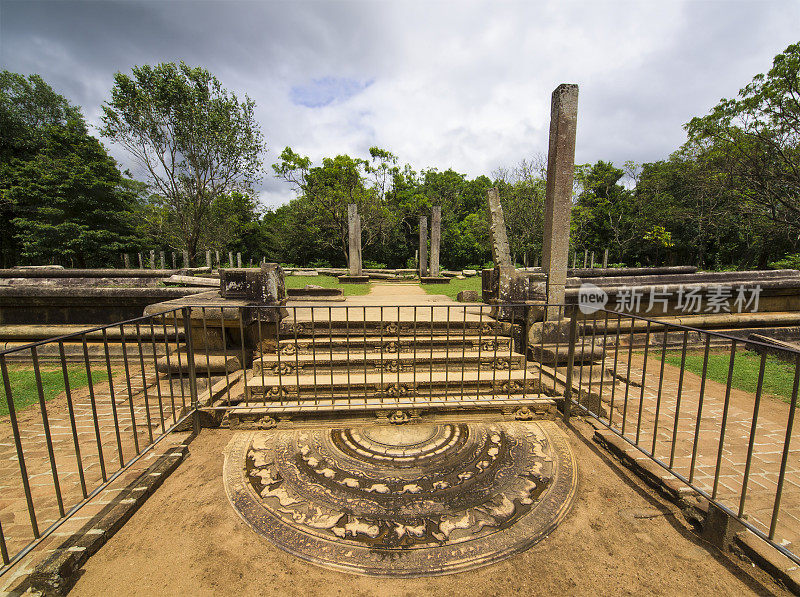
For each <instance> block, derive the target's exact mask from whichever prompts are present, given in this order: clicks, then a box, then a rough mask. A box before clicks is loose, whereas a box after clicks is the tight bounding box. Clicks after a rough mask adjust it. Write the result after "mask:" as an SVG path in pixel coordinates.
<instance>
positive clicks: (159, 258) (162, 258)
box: [158, 251, 167, 269]
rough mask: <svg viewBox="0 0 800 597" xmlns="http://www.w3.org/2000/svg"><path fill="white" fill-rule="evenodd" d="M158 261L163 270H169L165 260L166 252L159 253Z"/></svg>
mask: <svg viewBox="0 0 800 597" xmlns="http://www.w3.org/2000/svg"><path fill="white" fill-rule="evenodd" d="M158 261H159V264H160V266H161V269H167V260H166V259H164V251H159V252H158Z"/></svg>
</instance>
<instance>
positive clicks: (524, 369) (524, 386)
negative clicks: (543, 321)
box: [509, 305, 558, 401]
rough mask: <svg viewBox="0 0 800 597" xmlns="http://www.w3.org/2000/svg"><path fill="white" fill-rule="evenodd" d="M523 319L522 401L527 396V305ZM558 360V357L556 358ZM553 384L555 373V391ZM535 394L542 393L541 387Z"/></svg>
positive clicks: (512, 342)
mask: <svg viewBox="0 0 800 597" xmlns="http://www.w3.org/2000/svg"><path fill="white" fill-rule="evenodd" d="M522 310H523V319H522V330H523V331H522V336H523V337H522V340H523V342H522V343H521V346H520V348H521V349H522V400H523V401H524V400H525V399H526V398H527V397H528V330H527V329H526V328H527V325H528V318H529V317H530V307H529V306H528V305H524V306H523V308H522ZM546 312H547V306H545V313H546ZM509 345H510V349H513V348H514V339H513V338H511V339H510V340H509ZM556 362H558V359H556ZM541 368H542V362H541V355H539V369H540V370H541ZM555 386H556V378H555V373H553V390H554V392H553V393H555ZM537 394H539V395H541V394H542V387H541V386H539V388H538V392H537Z"/></svg>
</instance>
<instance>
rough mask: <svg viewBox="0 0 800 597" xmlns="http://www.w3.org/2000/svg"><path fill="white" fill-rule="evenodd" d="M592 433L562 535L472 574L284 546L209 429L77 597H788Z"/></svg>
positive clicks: (103, 554)
mask: <svg viewBox="0 0 800 597" xmlns="http://www.w3.org/2000/svg"><path fill="white" fill-rule="evenodd" d="M577 424H578V427H579V429H581V431H582V434H574V433H571V432H569V436H570V438H571V441H572V445H573V449H574V450H575V453H576V457H577V460H578V467H579V475H580V476H579V486H578V495H577V499H576V501H575V504H574V506H573V509H572V511H571V513H570V514H569V515H568V516H567V518H566V520H565V521H564V522H563V523H562V524H561V525H560V526H559V527H558V528H557V529H556V530H555V531H554V532H553V534H552V535H551V536H550V537H549V538H547V539H545V540H544V541H542V542H541V543H539V544H538V545H536V546H534V547H533V548H531V549H530V550H528V551H527V552H525V553H523V554H519V555H516V556H513V557H511V558H509V559H507V560H505V561H503V562H500V563H498V564H493V565H490V566H487V567H484V568H478V569H476V570H472V571H469V572H463V573H459V574H453V575H448V576H440V577H435V578H423V579H404V580H402V579H401V580H398V579H376V578H368V577H360V576H355V575H350V574H345V573H340V572H333V571H329V570H326V569H323V568H320V567H317V566H313V565H310V564H306V563H304V562H303V561H301V560H299V559H297V558H295V557H293V556H291V555H289V554H287V553H284V552H283V551H280V550H279V549H277V548H275V547H273V546H272V545H270V544H267V543H265V542H264V541H262V540H261V539H260V538H259V537H258V536H256V535H255V534H254V533H253V532H252V531H251V530H250V529H249V527H247V526H246V525H245V524H244V523H243V522H242V521H241V519H240V518H239V516H238V515H237V514H236V513H235V512H234V510H233V508H232V507H231V506H230V504H229V503H228V500H227V497H226V495H225V490H224V488H223V486H222V463H223V453H222V452H223V449H224V447H225V445H226V444H227V443H228V440H229V439H230V437H231V433H233V432H230V431H225V430H217V431H214V430H203V432H202V434H201V435H200V437H199V438H197V439H196V440H195V441H194V442H193V443H192V444H191V447H190V450H191V455H190V456H189V458H188V459H187V460H186V461H185V462H184V463H183V464H182V465H181V466H180V467H179V468H178V470H177V471H176V472H175V473H173V475H172V476H171V477H170V478H169V479H167V481H166V482H165V483H164V485H163V486H162V487H161V488H160V489H159V490H158V491H157V492H156V493H155V494H154V495H153V496H152V497H151V498H150V499H149V500H148V501H147V502H146V503H145V505H144V506H143V507H142V508H141V509H140V510H139V512H137V514H136V515H134V517H133V518H132V519H131V520H130V521H129V522H128V523H127V524H126V525H125V526H124V528H123V529H122V530H121V531H120V532H119V533H117V535H116V536H114V537H113V538H112V539H111V540H110V541H109V542H108V543H107V544H106V545H105V546H104V547H103V548H102V549H101V550H100V551H99V552H98V553H97V554H96V555H95V556H93V557H92V558H91V559H90V560H89V561H88V562H87V564H86V566H85V567H84V569H83V570H82V571H81V578H80V579H79V580H78V582H77V584H76V585H75V587H74V588H73V591H72V593H71V594H72V595H103V596H105V595H109V594H113V595H183V594H192V595H218V594H223V595H238V594H242V595H251V594H252V595H255V594H258V595H348V596H350V595H358V596H362V595H363V596H366V595H380V596H395V595H397V596H410V595H431V596H440V595H442V596H443V595H457V594H464V595H467V594H468V595H641V594H651V595H698V594H709V595H745V594H758V595H773V594H774V595H788V593H787V592H786V591H784V590H782V589H781V588H780V587H778V586H777V585H775V584H774V583H773V582H772V581H771V580H770V579H769V578H768V577H767V576H766V575H764V574H763V573H761V572H760V571H759V570H758V569H754V568H751V567H750V566H749V565H746V564H743V563H742V562H740V561H739V560H737V559H736V558H735V557H733V558H731V559H729V558H728V557H726V556H724V555H722V554H721V553H720V552H718V551H717V550H716V549H715V548H713V547H711V546H708V545H706V544H705V543H703V542H702V541H701V540H699V539H698V538H696V537H695V535H694V534H693V533H692V532H691V531H690V530H689V529H688V527H687V525H686V524H685V522H684V521H683V519H682V517H680V514H679V513H677V512H676V511H675V510H674V508H673V507H672V506H671V505H667V504H665V503H664V502H663V501H662V500H660V499H658V498H656V497H654V495H653V493H652V492H651V491H650V490H649V489H647V488H645V487H644V486H643V485H642V484H641V483H640V482H639V481H638V480H635V479H634V478H632V476H631V474H630V473H629V472H628V471H627V470H626V469H624V468H622V467H621V466H619V465H618V464H617V463H616V462H615V461H613V460H612V459H611V458H609V457H608V456H607V455H606V454H605V453H603V452H600V450H599V449H598V448H597V447H596V446H595V445H594V444H593V443H592V442H591V441H590V440H588V439H586V437H590V432H589V429H588V426H587V425H586V424H584V423H580V422H579V423H577Z"/></svg>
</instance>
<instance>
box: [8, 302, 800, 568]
mask: <svg viewBox="0 0 800 597" xmlns="http://www.w3.org/2000/svg"><path fill="white" fill-rule="evenodd" d="M542 319H544V320H545V321H542ZM112 335H113V339H110V337H111V336H112ZM767 349H769V350H767ZM754 351H755V354H756V355H757V356H755V357H753V356H752V354H751V353H753V352H754ZM754 359H755V362H756V364H755V365H753V360H754ZM737 363H738V364H739V365H740V367H737ZM777 365H779V366H777ZM748 367H749V370H751V371H752V372H753V375H754V379H755V382H754V387H752V388H750V387H749V386H747V383H746V382H747V380H742V379H740V378H742V375H740V374H738V373H737V372H739V373H741V372H742V371H746V370H747V369H748ZM721 368H722V371H723V373H722V374H720V369H721ZM773 371H779V372H782V373H781V374H782V375H783V377H784V378H788V381H786V380H785V379H784V380H783V382H782V383H783V385H780V384H778V385H777V386H776V385H775V384H774V383H772V381H773V380H772V379H771V377H773V376H777V374H773ZM0 373H2V381H3V384H2V387H3V392H4V394H5V397H4V398H5V404H6V405H7V408H8V415H7V416H8V423H9V424H8V425H5V424H2V425H0V433H4V434H5V435H6V436H8V437H9V438H13V441H11V442H0V444H2V443H11V444H13V447H12V448H9V454H8V455H9V456H10V457H12V458H13V460H12V459H11V458H5V459H2V458H0V462H4V464H2V465H0V483H2V484H3V485H4V487H10V490H9V491H10V493H9V492H7V491H6V490H5V489H4V496H3V497H4V498H6V496H7V495H8V496H10V498H8V499H10V500H11V501H14V500H15V504H16V505H15V506H14V508H15V509H16V513H17V514H21V515H17V516H14V517H8V516H6V515H4V513H3V512H0V551H1V552H2V553H1V554H0V555H2V562H3V568H2V569H0V575H2V574H3V573H4V572H6V571H7V570H8V569H10V567H11V566H13V565H14V564H15V563H16V562H18V561H19V559H20V558H21V557H23V556H24V555H26V554H27V553H28V552H30V550H31V549H33V548H34V547H36V545H38V544H39V542H40V541H41V540H42V539H44V538H45V537H47V536H48V535H49V534H51V533H52V532H53V531H54V530H55V529H57V528H58V527H59V526H60V525H61V524H63V522H64V521H65V520H67V519H68V518H69V517H70V516H71V515H72V514H74V513H75V512H77V511H78V510H79V509H80V508H81V507H83V506H84V505H85V504H86V503H87V502H88V501H89V500H90V499H91V498H93V497H95V496H96V495H97V494H98V493H99V492H100V491H102V490H103V489H104V488H106V487H107V486H108V485H109V484H110V483H111V482H112V481H114V480H115V479H116V478H118V477H119V475H121V474H122V473H123V472H124V471H126V470H128V469H129V468H130V467H131V466H132V465H133V464H134V463H135V462H137V461H138V460H139V459H140V458H141V457H142V456H143V455H144V454H146V453H148V452H149V451H151V450H152V449H153V448H154V446H156V445H157V444H158V443H159V442H161V441H162V440H164V438H166V437H168V436H169V434H170V433H171V432H173V431H175V430H178V429H184V428H190V429H191V431H192V433H194V434H196V433H199V430H200V413H201V412H202V411H205V412H206V413H208V414H209V415H210V416H212V418H213V417H214V416H219V417H221V416H222V414H223V413H227V414H228V415H229V416H231V417H233V416H234V415H237V416H239V415H241V416H242V417H245V418H246V417H248V416H250V417H270V416H277V415H281V414H293V413H294V414H303V413H319V412H340V411H403V410H404V409H408V410H413V409H437V408H456V409H464V408H471V409H484V408H493V407H495V408H501V409H503V410H504V411H505V410H507V409H511V412H515V413H516V414H518V415H519V416H520V418H530V417H531V416H535V414H536V412H537V409H538V412H539V413H540V414H542V415H546V414H550V415H553V414H554V405H555V404H558V405H559V406H560V407H561V408H562V410H563V417H564V419H565V420H566V421H569V419H570V416H571V415H572V414H573V413H574V414H580V415H583V416H588V417H591V418H593V419H596V420H597V421H599V422H600V423H601V424H602V425H603V426H605V427H606V428H607V429H608V430H610V431H611V432H613V433H615V434H616V435H618V436H619V437H621V438H622V439H623V440H624V441H625V442H627V443H628V444H630V445H631V446H633V447H634V448H635V449H636V450H638V451H639V452H640V453H641V454H643V455H645V456H647V457H648V458H650V459H652V460H653V462H655V463H657V464H658V465H659V466H660V467H662V468H663V469H664V470H665V471H667V472H668V473H670V474H672V475H674V476H675V478H677V479H679V480H680V481H682V482H684V483H686V484H687V485H688V486H689V487H691V488H693V489H694V490H695V491H697V492H698V493H699V494H700V495H702V496H704V497H706V498H707V499H709V500H710V501H711V502H713V503H714V504H715V505H717V506H718V507H719V508H720V509H722V510H723V511H724V512H726V513H728V514H729V515H730V516H732V517H735V518H737V519H739V520H740V521H741V522H742V523H743V524H744V525H745V526H746V527H747V528H749V529H750V530H751V531H753V532H754V533H755V534H756V535H758V536H759V537H761V538H763V539H765V540H766V541H768V542H769V543H770V544H771V545H773V546H774V547H775V548H776V549H778V550H779V551H781V552H782V553H784V555H787V556H788V557H790V558H791V559H792V560H793V561H795V562H798V563H800V561H798V558H797V556H796V555H795V554H794V553H793V552H792V551H791V549H789V548H788V547H786V546H785V545H783V544H782V543H781V539H782V538H783V537H785V536H792V535H793V534H796V533H797V531H798V530H800V529H796V528H794V526H793V525H794V521H797V520H798V519H799V518H800V512H798V510H800V506H799V505H798V504H797V503H794V502H789V503H788V504H787V503H783V500H782V497H783V494H784V492H785V490H786V487H787V486H789V484H794V485H797V486H798V487H800V470H798V468H797V466H796V464H795V463H796V458H795V459H794V460H792V456H793V453H792V451H791V440H792V436H793V434H794V432H793V423H794V413H795V411H796V405H797V393H798V379H800V352H798V351H795V350H791V349H786V348H776V347H773V346H769V345H766V344H763V343H760V342H753V341H750V340H743V339H740V338H735V337H732V336H728V335H725V334H719V333H714V332H708V331H705V330H699V329H694V328H689V327H685V326H681V325H674V324H672V323H669V322H666V321H664V320H657V319H647V318H643V317H638V316H635V315H629V314H625V313H620V312H615V311H610V310H602V309H601V310H597V311H594V312H589V313H583V312H582V311H581V310H580V309H579V308H578V307H577V306H576V305H531V304H516V303H513V304H512V303H504V304H498V305H487V304H483V303H477V304H473V303H464V304H452V303H451V304H431V303H427V304H418V305H413V304H412V305H391V306H387V305H383V306H381V305H374V306H373V305H347V304H330V303H323V302H320V303H315V304H308V305H303V306H294V305H292V306H246V307H242V306H236V307H228V306H224V305H212V304H205V305H193V306H183V307H178V308H174V309H170V310H167V311H165V312H163V313H159V314H157V315H151V316H147V317H141V318H137V319H132V320H129V321H125V322H122V323H119V324H114V325H112V326H100V327H97V328H92V329H89V330H84V331H81V332H79V333H76V334H72V335H69V336H63V337H60V338H54V339H51V340H47V341H42V342H35V343H31V344H27V345H23V346H18V347H15V348H13V349H8V350H5V351H2V352H0ZM54 376H55V378H59V379H60V381H58V380H55V381H54V379H55V378H54ZM765 380H766V382H765ZM78 386H80V388H79V387H78ZM776 387H777V388H778V390H776V389H775V388H776ZM26 388H27V389H26ZM781 388H782V389H781ZM781 392H783V394H785V395H781V397H782V398H784V399H785V402H786V405H785V406H783V407H781V404H782V403H780V402H776V401H774V400H773V399H772V398H771V397H770V398H768V395H775V394H776V393H777V394H781ZM26 394H27V396H28V399H31V400H32V401H33V405H32V406H30V407H28V408H25V409H24V410H21V411H19V412H18V409H17V402H18V399H20V404H22V402H24V399H22V398H24V395H26ZM51 394H52V395H54V396H56V395H57V396H58V397H57V398H54V399H53V400H52V401H48V397H49V395H51ZM767 400H769V401H770V410H769V413H768V414H769V416H766V415H764V414H763V412H762V411H763V410H764V404H765V401H767ZM0 404H2V401H0ZM776 405H777V406H776ZM781 408H783V410H781ZM776 413H777V414H776ZM0 416H3V415H2V414H1V413H0ZM217 420H218V419H217ZM54 431H55V433H54ZM762 434H768V435H769V437H768V438H767V437H766V436H762ZM762 440H763V441H762ZM767 440H769V441H767ZM1 450H2V448H0V451H1ZM796 453H797V450H795V454H796ZM3 467H5V468H3ZM32 480H33V481H32ZM794 485H793V486H794ZM6 512H10V511H9V510H6ZM765 512H768V513H769V514H768V515H765ZM26 513H27V518H28V519H29V524H28V523H26V524H25V525H21V524H20V523H19V521H20V520H22V518H23V517H25V514H26Z"/></svg>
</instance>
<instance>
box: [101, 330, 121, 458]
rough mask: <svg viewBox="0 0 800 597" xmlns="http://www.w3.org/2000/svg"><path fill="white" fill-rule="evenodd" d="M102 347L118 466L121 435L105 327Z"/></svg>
mask: <svg viewBox="0 0 800 597" xmlns="http://www.w3.org/2000/svg"><path fill="white" fill-rule="evenodd" d="M103 347H104V350H105V356H106V373H107V375H108V392H109V395H110V396H111V414H112V415H113V416H114V433H115V434H116V437H117V454H118V455H119V466H120V468H123V467H124V466H125V459H124V458H123V456H122V437H121V436H120V431H119V417H118V416H117V400H116V395H115V393H114V381H113V380H112V378H111V356H110V355H109V354H108V334H107V332H106V328H103Z"/></svg>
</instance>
